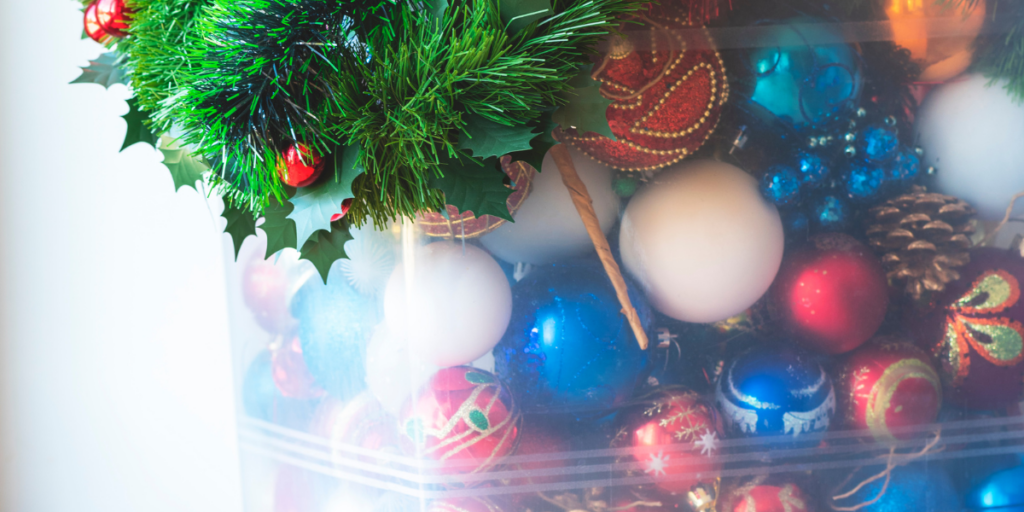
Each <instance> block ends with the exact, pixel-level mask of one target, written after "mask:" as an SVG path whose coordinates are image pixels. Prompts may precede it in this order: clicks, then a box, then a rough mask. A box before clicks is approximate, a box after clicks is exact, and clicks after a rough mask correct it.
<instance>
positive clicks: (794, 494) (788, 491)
mask: <svg viewBox="0 0 1024 512" xmlns="http://www.w3.org/2000/svg"><path fill="white" fill-rule="evenodd" d="M740 496H741V497H740V498H739V500H738V501H737V502H736V506H735V507H733V509H732V512H806V511H809V510H811V508H810V505H809V502H808V501H807V498H805V497H804V493H803V491H801V490H800V488H799V487H797V486H795V485H793V484H785V485H783V486H775V485H758V486H756V487H753V488H751V489H748V490H745V491H743V493H742V494H741V495H740Z"/></svg>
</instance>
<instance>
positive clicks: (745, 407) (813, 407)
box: [715, 344, 836, 444]
mask: <svg viewBox="0 0 1024 512" xmlns="http://www.w3.org/2000/svg"><path fill="white" fill-rule="evenodd" d="M715 400H716V402H717V404H718V408H719V411H721V413H722V417H723V419H724V421H725V425H726V432H727V433H728V434H730V435H732V436H738V437H752V436H773V435H789V436H793V438H794V442H799V441H803V439H801V436H803V437H805V438H806V434H809V433H817V432H824V431H826V430H828V427H829V425H830V424H831V421H832V417H833V416H834V415H835V410H836V395H835V390H834V389H833V387H832V380H831V379H830V378H829V376H828V374H826V373H825V369H824V368H823V367H822V366H821V364H819V363H818V361H817V360H815V359H814V357H813V356H811V354H810V353H808V352H804V351H802V350H799V349H796V348H793V347H789V346H777V345H771V344H769V345H761V346H758V347H754V348H753V349H751V350H748V351H747V352H744V353H743V354H741V355H739V356H738V357H736V358H735V359H733V360H732V361H730V362H728V363H727V364H726V365H725V371H724V372H723V373H722V376H721V377H720V378H719V380H718V385H717V387H716V389H715ZM809 442H810V443H811V444H815V443H816V442H817V440H815V439H813V438H812V439H810V440H809Z"/></svg>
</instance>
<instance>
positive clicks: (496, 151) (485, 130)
mask: <svg viewBox="0 0 1024 512" xmlns="http://www.w3.org/2000/svg"><path fill="white" fill-rule="evenodd" d="M465 121H466V127H465V128H464V129H463V131H462V133H461V134H459V149H462V150H465V151H470V152H472V154H473V156H475V157H477V158H488V157H492V156H497V157H501V156H504V155H507V154H510V153H514V152H516V151H524V150H529V149H530V140H531V139H533V138H534V137H536V136H537V134H536V133H535V132H534V131H533V128H532V127H530V126H527V125H520V126H505V125H503V124H498V123H495V122H494V121H491V120H489V119H486V118H485V117H483V116H478V115H471V116H468V117H466V119H465Z"/></svg>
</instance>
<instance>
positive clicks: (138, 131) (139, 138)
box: [121, 98, 157, 151]
mask: <svg viewBox="0 0 1024 512" xmlns="http://www.w3.org/2000/svg"><path fill="white" fill-rule="evenodd" d="M121 117H123V118H124V120H125V122H126V123H128V130H127V131H125V134H124V145H123V146H121V151H124V150H125V149H127V148H128V147H129V146H131V145H133V144H135V143H138V142H145V143H146V144H152V145H153V146H154V147H155V146H156V141H157V135H156V134H155V133H153V132H151V131H150V130H149V127H147V126H146V124H147V121H149V114H147V113H145V112H143V111H141V110H139V100H138V99H136V98H129V99H128V113H127V114H125V115H123V116H121Z"/></svg>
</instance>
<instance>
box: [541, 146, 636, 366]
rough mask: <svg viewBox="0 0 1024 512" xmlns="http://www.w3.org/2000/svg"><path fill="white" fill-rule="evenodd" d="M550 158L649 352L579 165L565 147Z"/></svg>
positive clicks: (616, 292)
mask: <svg viewBox="0 0 1024 512" xmlns="http://www.w3.org/2000/svg"><path fill="white" fill-rule="evenodd" d="M551 156H553V157H554V159H555V165H556V166H557V167H558V172H559V173H560V174H561V175H562V182H563V183H565V188H567V189H568V190H569V195H570V196H572V202H573V204H574V205H575V206H576V211H577V212H578V213H579V215H580V219H581V220H582V221H583V225H584V226H585V227H586V228H587V234H588V235H590V241H591V242H593V244H594V249H595V250H597V255H598V257H599V258H601V265H603V266H604V271H605V273H607V274H608V279H610V280H611V282H612V286H613V287H615V295H616V296H618V298H619V303H620V304H622V314H623V315H626V319H627V320H628V321H629V325H630V327H632V328H633V334H634V335H635V336H636V341H637V343H639V344H640V348H641V349H643V350H647V343H648V342H647V333H646V332H644V328H643V325H641V324H640V316H639V315H637V313H636V308H634V307H633V302H632V301H630V300H629V289H628V288H627V287H626V280H625V279H623V277H622V270H620V269H619V264H618V263H616V262H615V258H614V257H613V256H612V250H611V247H609V246H608V239H607V238H605V236H604V232H603V231H601V223H600V222H599V221H598V220H597V213H595V212H594V204H593V200H592V199H591V198H590V193H589V192H587V186H586V185H584V184H583V181H582V180H580V176H579V174H577V173H576V165H575V164H573V162H572V155H570V154H569V149H568V148H567V147H566V146H565V144H558V145H556V146H554V147H552V148H551Z"/></svg>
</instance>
